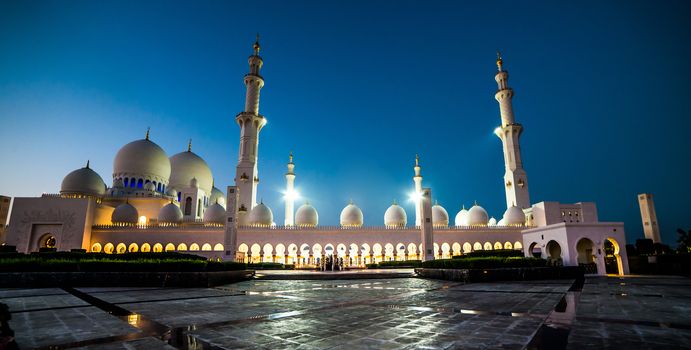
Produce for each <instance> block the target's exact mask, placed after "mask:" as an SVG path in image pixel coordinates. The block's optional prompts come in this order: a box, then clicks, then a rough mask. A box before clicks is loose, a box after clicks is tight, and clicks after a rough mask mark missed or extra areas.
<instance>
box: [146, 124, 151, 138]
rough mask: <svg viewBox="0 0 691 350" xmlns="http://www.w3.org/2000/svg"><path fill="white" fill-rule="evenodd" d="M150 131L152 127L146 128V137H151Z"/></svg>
mask: <svg viewBox="0 0 691 350" xmlns="http://www.w3.org/2000/svg"><path fill="white" fill-rule="evenodd" d="M149 131H151V127H147V128H146V139H147V140H148V139H149Z"/></svg>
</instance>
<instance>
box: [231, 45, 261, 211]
mask: <svg viewBox="0 0 691 350" xmlns="http://www.w3.org/2000/svg"><path fill="white" fill-rule="evenodd" d="M252 48H253V49H254V52H253V55H251V56H250V57H249V58H248V59H247V62H248V63H249V73H247V74H245V77H244V79H243V80H244V83H245V87H246V88H247V92H246V94H245V109H244V111H242V112H240V113H239V114H238V115H237V116H236V117H235V121H236V122H237V123H238V125H239V126H240V152H239V153H240V156H239V160H238V166H237V168H236V170H235V185H236V187H237V191H238V202H237V206H238V208H240V209H239V210H238V223H239V224H240V225H244V224H245V220H246V217H245V214H247V213H248V212H249V210H251V209H252V208H253V207H254V206H255V205H256V203H257V185H258V184H259V176H258V169H257V158H258V150H259V132H260V131H261V130H262V128H263V127H264V125H266V118H264V116H263V115H261V114H259V93H260V91H261V89H262V87H264V78H263V77H262V76H261V75H260V74H259V72H260V70H261V68H262V65H263V64H264V61H263V60H262V58H261V57H260V56H259V50H260V49H261V47H260V46H259V36H258V35H257V40H256V41H255V42H254V45H252Z"/></svg>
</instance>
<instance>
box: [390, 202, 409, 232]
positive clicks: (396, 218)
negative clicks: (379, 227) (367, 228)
mask: <svg viewBox="0 0 691 350" xmlns="http://www.w3.org/2000/svg"><path fill="white" fill-rule="evenodd" d="M407 224H408V215H406V213H405V209H403V207H401V206H400V205H398V204H396V202H394V203H393V204H391V206H390V207H389V208H388V209H386V212H385V213H384V225H385V226H386V227H405V226H406V225H407Z"/></svg>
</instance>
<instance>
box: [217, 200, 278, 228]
mask: <svg viewBox="0 0 691 350" xmlns="http://www.w3.org/2000/svg"><path fill="white" fill-rule="evenodd" d="M255 208H256V207H255ZM267 209H268V208H267ZM270 213H271V211H270V210H269V214H270ZM272 216H273V215H272ZM204 222H205V223H213V224H224V223H225V222H226V208H224V207H223V206H222V205H220V204H218V203H214V204H211V205H210V206H209V207H208V208H206V211H205V212H204Z"/></svg>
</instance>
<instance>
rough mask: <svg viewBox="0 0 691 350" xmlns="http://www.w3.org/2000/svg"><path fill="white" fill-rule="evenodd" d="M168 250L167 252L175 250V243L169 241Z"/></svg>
mask: <svg viewBox="0 0 691 350" xmlns="http://www.w3.org/2000/svg"><path fill="white" fill-rule="evenodd" d="M166 251H167V252H173V251H175V244H173V243H168V244H166Z"/></svg>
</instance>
